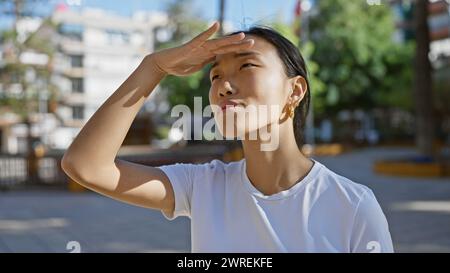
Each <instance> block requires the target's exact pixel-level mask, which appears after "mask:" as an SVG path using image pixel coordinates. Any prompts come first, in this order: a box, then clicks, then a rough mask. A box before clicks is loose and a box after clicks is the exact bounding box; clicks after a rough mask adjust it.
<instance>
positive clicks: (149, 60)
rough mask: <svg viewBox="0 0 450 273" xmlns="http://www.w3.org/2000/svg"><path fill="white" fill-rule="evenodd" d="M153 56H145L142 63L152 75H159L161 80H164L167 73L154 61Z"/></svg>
mask: <svg viewBox="0 0 450 273" xmlns="http://www.w3.org/2000/svg"><path fill="white" fill-rule="evenodd" d="M154 56H155V55H154V53H151V54H148V55H147V56H145V59H144V61H145V62H146V65H147V66H148V67H149V68H150V69H151V71H152V72H153V73H155V74H157V75H159V76H160V77H161V78H164V77H165V76H166V75H167V72H165V71H164V70H163V69H161V67H159V65H158V63H157V62H156V61H155V57H154Z"/></svg>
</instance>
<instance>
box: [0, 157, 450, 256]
mask: <svg viewBox="0 0 450 273" xmlns="http://www.w3.org/2000/svg"><path fill="white" fill-rule="evenodd" d="M411 153H412V152H411V151H409V150H405V149H392V148H391V149H380V148H378V149H364V150H359V151H355V152H352V153H348V154H345V155H341V156H338V157H318V158H317V159H318V160H319V161H321V162H322V163H324V164H325V165H326V166H328V167H329V168H330V169H332V170H334V171H336V172H337V173H339V174H342V175H344V176H347V177H349V178H350V179H352V180H354V181H355V182H358V183H362V184H365V185H368V186H369V187H370V188H372V190H373V191H374V192H375V195H376V196H377V199H378V201H379V202H380V204H381V206H382V208H383V210H384V212H385V214H386V216H387V218H388V222H389V224H390V230H391V234H392V238H393V241H394V246H395V249H396V251H397V252H450V179H449V178H446V179H412V178H392V177H386V176H379V175H376V174H374V173H373V172H372V162H373V160H375V159H377V158H383V157H386V156H399V155H406V154H411ZM70 241H77V242H79V244H80V247H81V251H82V252H163V251H164V252H174V251H177V252H189V250H190V242H189V241H190V235H189V220H188V219H187V218H178V219H176V220H174V221H172V222H170V221H167V220H166V219H165V218H163V216H162V215H161V213H160V212H158V211H152V210H147V209H143V208H138V207H133V206H129V205H126V204H123V203H120V202H117V201H114V200H112V199H109V198H106V197H103V196H100V195H98V194H95V193H82V194H72V193H69V192H66V191H58V190H46V191H28V192H23V191H21V192H3V193H1V192H0V252H69V250H67V249H66V247H67V246H68V245H67V244H68V242H70Z"/></svg>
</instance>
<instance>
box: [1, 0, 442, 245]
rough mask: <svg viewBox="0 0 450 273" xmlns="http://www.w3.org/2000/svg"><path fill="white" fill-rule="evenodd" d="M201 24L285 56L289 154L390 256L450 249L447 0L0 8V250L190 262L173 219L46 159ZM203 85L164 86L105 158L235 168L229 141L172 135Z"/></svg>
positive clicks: (85, 2) (188, 81)
mask: <svg viewBox="0 0 450 273" xmlns="http://www.w3.org/2000/svg"><path fill="white" fill-rule="evenodd" d="M213 20H218V21H220V22H221V23H222V26H223V28H222V29H221V30H220V32H221V33H227V32H231V31H235V30H239V29H247V28H249V27H251V26H252V25H255V24H262V25H268V26H271V27H273V28H275V29H277V30H278V31H280V32H281V33H282V34H284V35H285V36H286V37H287V38H289V39H290V40H291V41H292V42H293V43H295V44H296V45H298V48H299V49H300V50H301V52H302V54H303V56H304V57H305V59H306V60H307V66H308V70H309V77H310V82H311V87H310V91H311V93H312V107H311V111H310V114H309V116H308V120H307V124H306V129H305V136H306V144H305V145H304V147H303V151H304V153H306V154H308V155H310V156H312V157H314V158H315V159H317V160H319V161H320V162H322V163H323V164H325V165H326V166H328V167H329V168H330V169H332V170H333V171H335V172H337V173H338V174H341V175H344V176H346V177H348V178H350V179H352V180H354V181H355V182H358V183H361V184H365V185H368V186H369V187H370V188H372V189H373V191H374V193H375V195H376V196H377V199H378V201H379V202H380V204H381V206H382V208H383V211H384V212H385V214H386V216H387V219H388V222H389V224H390V230H391V235H392V238H393V241H394V247H395V250H396V251H398V252H450V1H448V0H434V1H433V0H429V1H428V0H354V1H348V0H288V1H268V0H258V1H256V0H247V1H244V0H212V1H206V0H159V1H156V0H155V1H145V0H128V1H106V0H66V1H56V0H48V1H44V0H0V252H71V251H81V252H189V251H190V233H189V224H190V223H189V220H188V219H182V218H179V219H176V220H174V221H172V222H169V221H167V220H165V218H163V216H162V215H161V213H160V212H158V211H152V210H148V209H143V208H138V207H132V206H130V205H127V204H123V203H120V202H117V201H114V200H112V199H109V198H106V197H103V196H100V195H98V194H96V193H93V192H90V191H88V190H86V189H84V188H82V187H81V186H78V184H76V183H74V182H73V181H71V180H70V179H69V178H68V177H67V176H66V175H65V174H64V173H63V172H62V170H61V168H60V160H61V158H62V155H63V153H64V151H65V149H67V148H68V146H69V145H70V143H71V141H72V140H73V139H74V138H75V137H76V135H77V134H78V132H79V131H80V129H81V128H82V127H83V125H84V124H85V123H86V122H87V121H88V119H89V118H90V117H91V116H92V115H93V113H94V112H95V111H96V110H97V109H98V108H99V107H100V105H101V104H102V103H103V102H104V101H105V100H106V99H107V98H108V97H109V96H110V95H111V94H112V93H113V92H114V91H115V90H116V89H117V88H118V87H119V85H120V84H121V83H122V82H123V81H124V80H125V79H126V78H127V77H128V75H129V74H130V73H131V72H132V71H133V70H134V68H135V67H136V66H137V65H138V64H139V63H140V61H141V60H142V59H143V57H144V56H145V55H147V54H149V53H151V52H154V51H156V50H160V49H163V48H166V47H171V46H175V45H179V44H181V43H183V42H185V41H187V40H189V39H191V38H192V37H194V36H195V35H196V34H198V33H199V32H201V31H202V30H204V29H205V28H206V27H207V26H208V25H210V24H211V22H212V21H213ZM207 75H208V67H205V69H203V70H201V71H199V72H197V73H195V74H193V75H191V76H188V77H172V76H168V77H166V78H165V79H164V80H163V81H162V82H161V83H160V85H159V86H158V87H157V89H156V90H155V91H154V92H153V93H152V95H151V96H150V99H148V100H147V101H146V103H145V105H144V107H143V108H142V109H141V111H140V112H139V114H138V116H137V117H136V119H135V120H134V122H133V124H132V126H131V128H130V130H129V132H128V134H127V137H126V139H125V141H124V143H123V146H122V148H121V150H120V151H119V154H118V156H119V157H120V158H122V159H126V160H129V161H133V162H138V163H141V164H146V165H149V166H159V165H163V164H172V163H176V162H192V163H201V162H207V161H210V160H212V159H221V160H224V161H233V160H240V159H241V158H242V157H243V154H242V149H241V146H240V143H239V142H237V141H226V142H224V141H208V140H207V139H208V137H207V136H202V139H200V140H195V141H191V140H188V141H186V140H183V139H182V136H183V130H185V129H186V128H172V124H173V123H174V121H175V120H176V118H174V117H171V116H170V111H171V109H172V107H173V106H175V105H177V104H185V105H188V106H189V107H190V108H191V109H193V107H194V100H193V97H194V96H201V97H202V98H203V101H202V102H203V106H206V105H207V104H208V90H209V79H208V76H207ZM191 120H192V123H194V121H199V122H202V123H206V122H207V119H205V118H203V117H201V116H195V115H193V116H192V119H191ZM99 145H101V140H99Z"/></svg>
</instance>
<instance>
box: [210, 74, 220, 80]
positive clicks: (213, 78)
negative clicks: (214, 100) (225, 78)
mask: <svg viewBox="0 0 450 273" xmlns="http://www.w3.org/2000/svg"><path fill="white" fill-rule="evenodd" d="M218 77H219V75H214V76H213V77H212V78H211V81H214V80H215V79H216V78H218Z"/></svg>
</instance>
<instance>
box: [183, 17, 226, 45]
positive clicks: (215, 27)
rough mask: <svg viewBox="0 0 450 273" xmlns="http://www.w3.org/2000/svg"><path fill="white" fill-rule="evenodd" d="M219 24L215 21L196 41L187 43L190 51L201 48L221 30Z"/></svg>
mask: <svg viewBox="0 0 450 273" xmlns="http://www.w3.org/2000/svg"><path fill="white" fill-rule="evenodd" d="M219 25H220V24H219V23H218V22H217V21H215V22H214V23H213V24H212V25H211V26H210V27H209V28H208V29H207V30H205V31H203V32H202V33H200V34H199V35H197V36H196V37H195V38H194V39H192V40H191V41H189V42H188V43H187V46H188V47H189V48H190V49H194V48H196V47H199V46H201V45H202V44H203V43H204V42H205V41H206V40H208V38H209V37H211V36H212V35H213V34H214V33H216V31H217V30H219Z"/></svg>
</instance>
